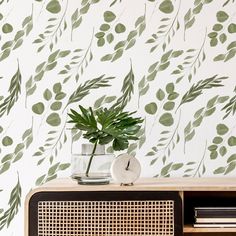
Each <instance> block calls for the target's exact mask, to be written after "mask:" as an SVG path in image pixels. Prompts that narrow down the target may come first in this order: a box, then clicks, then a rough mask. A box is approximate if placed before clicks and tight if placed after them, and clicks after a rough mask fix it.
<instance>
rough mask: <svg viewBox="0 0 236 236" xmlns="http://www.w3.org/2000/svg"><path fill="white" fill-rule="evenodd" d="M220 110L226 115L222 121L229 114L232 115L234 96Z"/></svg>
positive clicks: (235, 98)
mask: <svg viewBox="0 0 236 236" xmlns="http://www.w3.org/2000/svg"><path fill="white" fill-rule="evenodd" d="M221 110H222V111H225V113H226V114H225V115H224V117H223V119H225V118H227V117H228V116H229V115H230V114H232V115H234V114H235V112H236V95H234V96H233V97H232V98H230V100H229V102H228V103H227V104H226V105H225V106H224V107H223V108H222V109H221Z"/></svg>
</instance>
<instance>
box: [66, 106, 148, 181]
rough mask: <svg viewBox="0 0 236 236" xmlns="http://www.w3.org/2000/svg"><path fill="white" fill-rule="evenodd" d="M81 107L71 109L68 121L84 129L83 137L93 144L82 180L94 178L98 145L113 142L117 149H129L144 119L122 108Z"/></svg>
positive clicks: (114, 148) (113, 146)
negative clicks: (94, 162)
mask: <svg viewBox="0 0 236 236" xmlns="http://www.w3.org/2000/svg"><path fill="white" fill-rule="evenodd" d="M79 109H80V112H77V111H75V110H73V109H71V110H70V113H68V115H69V117H70V118H71V119H70V120H69V121H68V122H69V123H73V124H74V126H75V128H76V129H79V130H81V131H83V138H84V139H87V140H89V142H90V143H91V144H93V148H92V150H91V153H90V157H89V160H88V163H87V164H86V171H85V173H81V174H82V175H81V177H80V180H81V178H82V177H84V179H85V178H86V179H89V178H90V177H91V178H92V175H91V174H90V168H91V163H92V161H93V158H94V156H95V155H96V148H97V146H98V145H106V144H109V143H112V148H113V150H115V151H121V150H125V149H127V148H128V146H129V141H130V140H137V139H138V138H137V136H136V134H137V133H138V131H139V129H140V128H141V126H140V124H141V123H142V122H143V120H142V119H141V118H140V117H136V118H135V117H133V116H132V115H133V114H134V113H135V112H124V111H123V110H121V109H120V108H110V109H107V108H100V109H98V110H93V109H92V108H91V107H89V108H88V109H85V108H84V107H83V106H81V105H80V106H79ZM82 182H83V183H85V182H86V181H84V180H83V181H82ZM105 182H106V183H107V182H109V181H105Z"/></svg>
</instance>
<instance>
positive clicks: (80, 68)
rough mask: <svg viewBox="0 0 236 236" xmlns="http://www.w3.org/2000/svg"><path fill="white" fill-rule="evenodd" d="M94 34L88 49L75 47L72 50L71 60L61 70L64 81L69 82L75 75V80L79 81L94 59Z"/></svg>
mask: <svg viewBox="0 0 236 236" xmlns="http://www.w3.org/2000/svg"><path fill="white" fill-rule="evenodd" d="M93 37H94V35H93V34H92V38H91V40H90V43H89V45H88V47H87V49H86V50H83V49H75V50H74V51H73V52H72V58H71V61H70V62H69V63H68V64H66V65H64V68H63V69H62V70H61V71H60V72H59V75H61V76H63V77H64V80H63V83H67V81H69V80H70V79H71V78H73V77H74V79H75V81H76V82H78V80H79V78H80V77H81V76H82V75H83V74H84V71H85V69H86V68H87V67H88V66H89V64H90V63H91V61H92V60H93V53H92V49H91V46H92V42H93Z"/></svg>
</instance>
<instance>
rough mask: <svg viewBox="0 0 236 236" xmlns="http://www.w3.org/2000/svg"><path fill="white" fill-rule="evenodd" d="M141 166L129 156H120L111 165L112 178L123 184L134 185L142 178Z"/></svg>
mask: <svg viewBox="0 0 236 236" xmlns="http://www.w3.org/2000/svg"><path fill="white" fill-rule="evenodd" d="M140 173H141V166H140V163H139V161H138V160H137V159H136V158H135V157H133V156H131V155H128V154H122V155H120V156H118V157H117V158H116V159H115V160H114V161H113V163H112V165H111V175H112V178H113V179H114V180H115V181H116V182H118V183H121V184H132V183H134V182H135V181H136V180H137V179H138V178H139V176H140Z"/></svg>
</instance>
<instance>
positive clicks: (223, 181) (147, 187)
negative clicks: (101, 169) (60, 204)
mask: <svg viewBox="0 0 236 236" xmlns="http://www.w3.org/2000/svg"><path fill="white" fill-rule="evenodd" d="M88 191H89V192H96V191H97V192H103V191H104V192H116V191H119V192H126V191H127V194H128V192H129V191H137V192H142V191H146V192H148V191H155V192H166V193H168V192H172V193H173V192H176V193H177V194H178V195H179V196H180V198H181V201H182V211H180V213H179V214H178V213H177V214H175V217H177V218H181V220H182V222H183V234H184V235H185V236H194V235H195V236H204V235H205V236H209V235H214V236H220V235H221V236H226V235H227V236H232V235H235V236H236V228H194V227H193V226H192V224H193V221H194V212H193V207H197V206H233V207H236V178H141V179H139V180H138V181H137V182H136V183H135V184H134V185H133V186H120V185H118V184H116V183H111V184H108V185H93V186H92V185H90V186H89V185H86V186H85V185H78V184H77V183H76V182H75V181H73V180H71V179H70V178H66V179H56V180H53V181H50V182H48V183H46V184H44V185H43V186H41V187H38V188H35V189H34V190H32V191H31V192H30V193H29V194H28V196H27V198H26V201H25V232H26V234H25V235H27V236H28V234H27V232H28V228H29V225H28V220H27V219H28V218H29V215H28V214H29V207H30V206H29V202H30V199H31V198H32V196H34V195H35V194H36V193H39V192H50V193H51V192H55V193H57V192H88ZM161 235H163V234H161ZM30 236H31V235H30Z"/></svg>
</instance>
